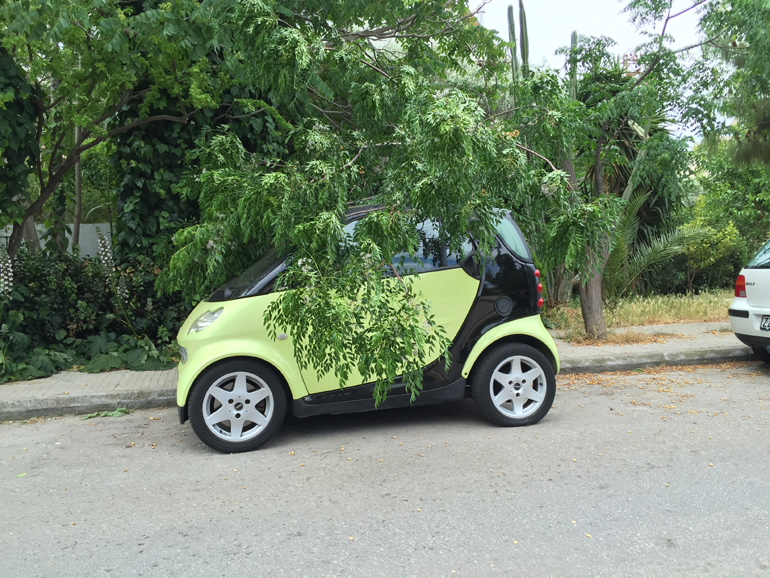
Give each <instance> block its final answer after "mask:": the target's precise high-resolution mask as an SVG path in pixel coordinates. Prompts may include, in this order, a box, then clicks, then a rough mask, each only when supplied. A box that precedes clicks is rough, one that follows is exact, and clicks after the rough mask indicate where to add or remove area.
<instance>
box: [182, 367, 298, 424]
mask: <svg viewBox="0 0 770 578" xmlns="http://www.w3.org/2000/svg"><path fill="white" fill-rule="evenodd" d="M238 360H242V361H255V362H257V363H259V364H261V365H264V366H265V367H267V368H268V369H270V370H271V371H272V372H273V373H275V375H276V377H277V378H278V381H279V382H280V383H281V387H282V388H283V391H284V393H285V394H286V403H287V409H288V411H290V412H291V410H292V399H293V396H292V392H291V387H289V382H288V381H287V380H286V376H285V375H284V374H283V372H282V371H281V370H280V369H278V368H277V367H276V366H275V365H274V364H272V363H270V362H269V361H267V360H266V359H263V358H261V357H257V356H255V355H233V356H231V357H223V358H222V359H218V360H216V361H214V362H213V363H211V364H210V365H207V366H206V367H204V368H203V369H202V370H201V371H200V372H198V375H197V376H196V377H195V379H194V380H193V382H192V385H191V386H190V389H189V390H188V391H187V398H186V399H185V404H184V420H185V421H186V420H187V419H188V417H189V411H190V410H189V404H190V397H191V396H190V392H191V391H192V390H193V388H194V387H195V386H196V384H197V383H198V381H200V379H201V378H202V377H204V376H205V375H206V374H207V373H208V372H209V371H211V370H213V369H216V368H217V367H219V366H220V365H223V364H225V363H229V362H231V361H238ZM180 420H181V417H180Z"/></svg>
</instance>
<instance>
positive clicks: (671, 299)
mask: <svg viewBox="0 0 770 578" xmlns="http://www.w3.org/2000/svg"><path fill="white" fill-rule="evenodd" d="M732 300H733V292H732V291H731V290H723V291H713V292H708V293H701V294H700V295H655V296H652V297H632V298H629V299H623V300H621V301H619V302H618V303H616V304H615V305H614V306H610V307H606V308H605V311H604V319H605V322H606V323H607V328H608V329H611V328H620V327H640V326H646V325H670V324H674V323H706V322H717V321H724V322H727V321H728V317H727V308H728V307H729V305H730V303H732ZM545 318H546V319H547V320H548V321H550V323H551V325H552V326H553V328H554V329H559V330H561V331H563V332H564V336H563V339H565V340H567V341H572V342H574V343H585V344H590V341H589V340H588V339H587V338H586V335H585V331H584V325H583V315H582V314H581V312H580V303H579V302H578V301H577V300H573V301H572V302H571V303H570V304H569V305H567V306H565V307H561V308H559V309H556V310H553V311H548V312H547V313H546V314H545ZM666 337H669V338H670V337H679V336H672V335H665V334H657V335H650V334H644V333H638V332H635V331H627V332H614V335H610V338H609V340H608V341H604V342H602V343H604V344H607V343H615V344H627V343H654V342H656V339H664V338H666Z"/></svg>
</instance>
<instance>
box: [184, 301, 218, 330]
mask: <svg viewBox="0 0 770 578" xmlns="http://www.w3.org/2000/svg"><path fill="white" fill-rule="evenodd" d="M222 311H224V308H222V307H220V308H219V309H217V310H216V311H206V313H204V314H203V315H201V316H200V317H198V319H196V320H195V323H193V324H192V325H191V326H190V329H188V330H187V334H188V335H189V334H190V333H198V332H199V331H203V330H204V329H206V327H208V326H209V325H211V324H212V323H214V321H216V320H217V317H219V316H220V315H222Z"/></svg>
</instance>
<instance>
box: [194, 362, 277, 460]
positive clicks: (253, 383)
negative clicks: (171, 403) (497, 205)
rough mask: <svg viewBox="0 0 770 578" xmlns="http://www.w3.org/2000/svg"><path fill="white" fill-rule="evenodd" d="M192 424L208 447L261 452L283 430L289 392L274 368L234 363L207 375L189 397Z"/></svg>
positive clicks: (255, 364) (213, 369) (200, 380)
mask: <svg viewBox="0 0 770 578" xmlns="http://www.w3.org/2000/svg"><path fill="white" fill-rule="evenodd" d="M188 404H189V411H190V423H191V424H192V426H193V429H194V430H195V433H196V434H197V435H198V437H199V438H200V439H201V441H202V442H203V443H205V444H206V445H207V446H209V447H210V448H212V449H215V450H217V451H220V452H224V453H238V452H248V451H251V450H255V449H257V448H258V447H260V446H261V445H262V444H264V443H265V442H267V441H268V440H269V439H270V438H271V437H273V435H274V434H275V432H277V431H278V429H279V428H280V427H281V423H283V418H284V416H285V415H286V393H285V391H284V389H283V385H282V383H281V381H280V379H279V378H278V376H277V375H276V374H275V372H274V371H272V370H271V369H270V368H269V367H266V366H265V365H263V364H261V363H259V362H258V361H253V360H246V359H234V360H231V361H226V362H224V363H221V364H219V365H216V366H214V367H212V368H210V369H207V370H206V371H204V372H203V373H202V374H201V375H200V376H199V377H198V379H197V380H196V381H195V385H193V389H192V391H191V392H190V398H189V402H188Z"/></svg>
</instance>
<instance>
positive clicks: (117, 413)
mask: <svg viewBox="0 0 770 578" xmlns="http://www.w3.org/2000/svg"><path fill="white" fill-rule="evenodd" d="M130 413H131V410H130V409H126V408H125V407H119V408H117V409H115V410H113V411H103V412H98V411H95V412H94V413H89V414H88V415H87V416H85V417H82V418H80V419H82V420H87V419H93V418H95V417H122V416H124V415H128V414H130Z"/></svg>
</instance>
